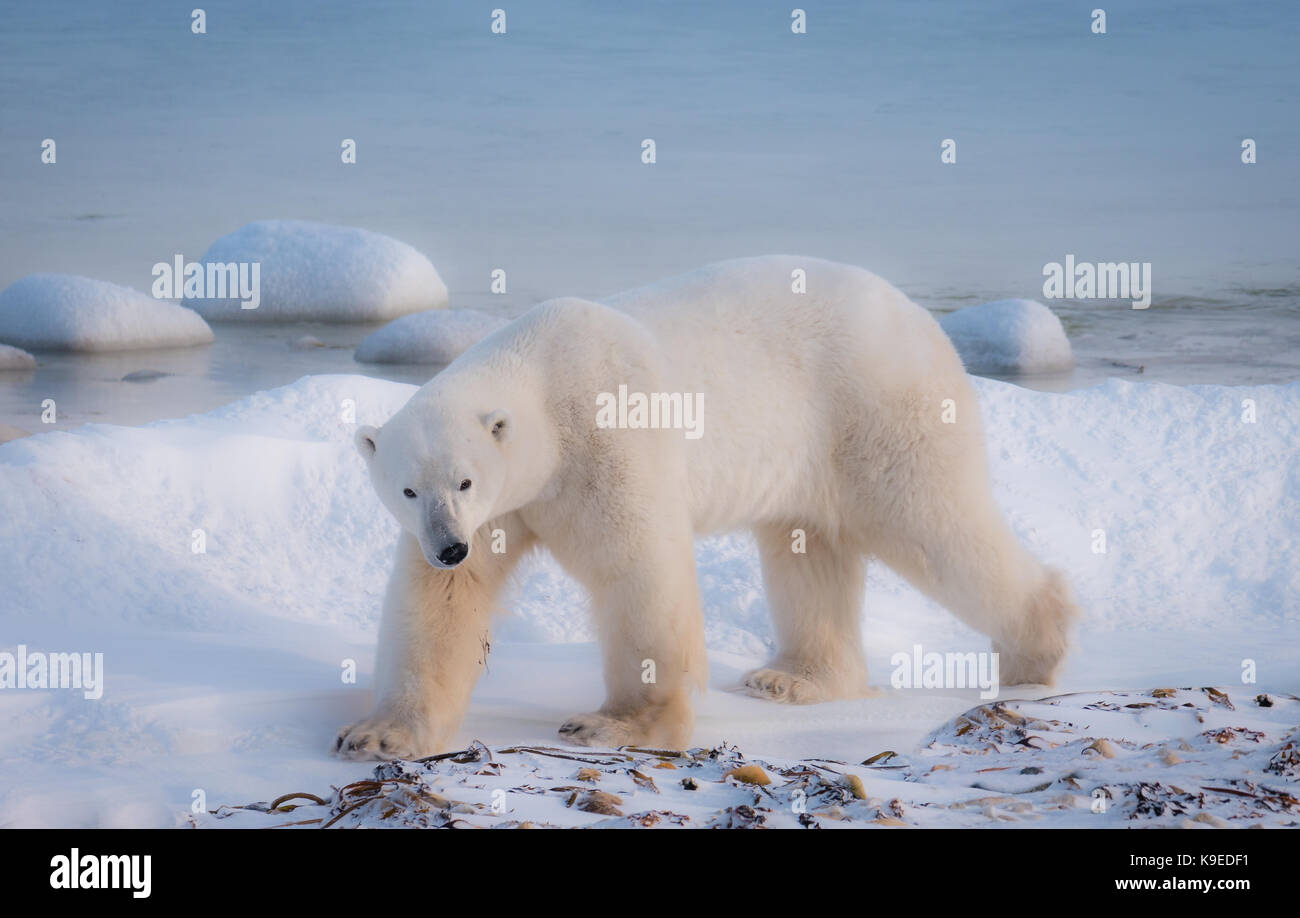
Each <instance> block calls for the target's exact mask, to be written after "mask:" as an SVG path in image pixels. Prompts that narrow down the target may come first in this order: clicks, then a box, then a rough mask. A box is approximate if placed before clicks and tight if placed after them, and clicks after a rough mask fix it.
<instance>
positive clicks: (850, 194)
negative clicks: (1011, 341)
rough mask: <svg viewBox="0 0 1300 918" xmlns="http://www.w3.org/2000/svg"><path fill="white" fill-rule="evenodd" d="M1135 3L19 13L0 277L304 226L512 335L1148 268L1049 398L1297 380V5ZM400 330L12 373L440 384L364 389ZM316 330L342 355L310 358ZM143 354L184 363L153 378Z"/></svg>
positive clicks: (145, 285) (169, 400)
mask: <svg viewBox="0 0 1300 918" xmlns="http://www.w3.org/2000/svg"><path fill="white" fill-rule="evenodd" d="M1106 9H1107V15H1108V20H1107V33H1106V34H1105V35H1095V34H1093V33H1092V31H1091V28H1090V20H1089V18H1088V11H1087V10H1083V9H1082V8H1080V7H1077V5H1072V4H1065V3H1043V2H1038V0H1027V2H1001V3H991V4H978V5H972V4H966V3H960V2H954V0H922V2H907V3H902V2H899V3H873V4H861V3H857V2H834V0H831V2H822V3H819V4H818V5H817V6H816V7H814V8H810V9H809V10H808V30H807V34H804V35H795V34H793V33H792V32H791V30H790V12H789V9H787V8H782V7H774V6H772V5H770V4H768V5H764V4H755V3H740V2H721V3H712V4H707V5H701V4H696V3H687V2H676V0H672V2H649V3H643V4H636V5H620V6H617V7H616V6H613V5H610V4H600V3H595V2H579V3H553V4H526V5H519V6H515V7H512V8H510V9H509V10H508V11H507V16H508V18H507V32H506V34H504V35H494V34H492V33H491V31H490V28H489V26H490V21H489V10H487V9H479V8H477V7H465V6H463V5H435V4H427V3H420V2H413V0H412V2H405V0H402V2H373V3H367V4H355V5H347V6H343V7H340V8H337V9H329V10H325V9H321V8H319V7H318V5H316V4H313V3H307V2H302V0H286V2H280V3H275V4H253V3H243V4H238V3H237V4H232V5H228V6H223V7H221V8H213V9H211V10H208V20H207V33H206V34H204V35H195V34H192V32H191V30H190V17H189V11H188V9H187V10H181V9H179V8H177V7H175V5H174V4H167V3H162V2H147V0H146V2H140V3H135V4H131V5H129V6H126V7H119V6H113V7H107V6H99V5H90V4H84V5H83V4H24V5H19V4H4V6H3V7H2V8H0V77H2V78H3V85H4V86H5V92H4V94H3V99H2V100H0V162H2V163H3V168H2V169H0V287H3V286H5V285H7V284H9V283H10V282H12V281H14V280H16V279H17V278H19V277H21V276H23V275H25V274H28V273H31V272H36V271H50V272H66V273H75V274H83V275H86V276H90V277H95V278H100V279H103V280H108V281H113V282H116V283H120V284H125V285H128V286H134V287H136V288H137V289H141V290H148V289H149V284H150V282H151V280H152V278H151V274H150V271H151V268H152V266H153V265H154V264H155V263H157V262H160V261H170V260H171V258H172V257H173V256H174V254H176V253H181V254H183V255H184V256H185V257H186V258H187V259H197V258H198V257H199V256H200V255H201V254H202V253H203V251H204V250H205V249H206V248H207V246H208V245H209V244H210V243H211V242H212V241H213V240H214V239H216V238H217V237H219V236H221V235H223V234H225V233H228V232H230V231H232V230H234V229H236V228H237V227H239V226H241V225H243V224H245V223H248V222H251V221H253V220H258V219H266V218H276V217H285V218H301V219H311V220H319V221H323V222H328V223H338V224H345V225H356V226H362V227H366V228H368V229H372V230H375V231H378V232H382V233H387V234H389V235H392V236H394V237H396V238H398V239H401V240H403V241H406V242H408V243H410V244H412V245H414V246H415V247H416V248H417V249H419V250H420V251H422V252H424V253H425V254H426V255H428V256H429V258H430V259H431V260H432V261H433V262H434V264H435V265H436V266H437V268H438V270H439V272H440V273H441V274H442V276H443V278H444V279H445V280H446V281H447V284H448V287H449V288H450V290H451V297H452V305H453V306H470V307H474V308H481V309H494V310H499V311H502V312H504V313H506V314H512V315H513V314H517V313H520V312H522V311H524V310H525V309H526V308H528V307H529V306H530V305H532V304H533V303H535V302H538V301H540V300H542V299H545V298H547V297H550V296H556V295H563V294H574V295H586V296H599V295H601V294H607V293H612V292H615V291H618V290H621V289H626V288H628V287H632V286H637V285H639V284H642V283H646V282H649V281H652V280H654V279H656V278H659V277H663V276H666V275H669V274H673V273H676V272H679V271H684V270H689V269H690V268H693V267H696V266H698V265H700V264H702V263H705V262H709V261H715V260H720V259H723V258H729V257H734V256H739V255H750V254H762V253H768V252H794V253H801V254H809V255H817V256H821V257H827V258H832V259H836V260H840V261H845V262H849V263H853V264H860V265H863V266H865V267H868V268H871V269H872V270H874V271H876V272H877V273H879V274H881V275H883V276H884V277H886V278H888V279H890V280H891V281H893V282H894V283H895V284H897V285H898V286H900V287H901V288H902V289H904V290H905V291H906V292H908V293H909V294H910V295H911V296H912V297H913V298H914V299H916V300H917V301H918V302H921V303H923V304H925V305H926V306H928V307H930V308H932V309H935V310H936V311H947V310H950V309H954V308H957V307H960V306H964V305H970V304H972V303H977V302H981V301H985V300H990V299H998V298H1003V297H1013V296H1016V297H1019V296H1024V297H1032V298H1038V299H1042V295H1041V294H1042V290H1041V288H1042V268H1043V265H1044V264H1045V263H1047V262H1051V261H1062V260H1063V259H1064V257H1065V256H1066V255H1067V254H1073V255H1074V256H1075V257H1076V258H1077V259H1078V260H1080V261H1120V260H1123V261H1139V262H1150V263H1151V264H1152V277H1153V288H1154V303H1153V305H1152V307H1151V308H1150V309H1148V310H1145V311H1137V310H1132V309H1129V308H1127V305H1126V304H1124V303H1122V302H1119V303H1117V302H1099V301H1087V300H1078V301H1060V300H1057V301H1053V302H1052V303H1051V304H1050V305H1051V306H1052V307H1053V309H1055V310H1056V311H1057V312H1058V313H1059V314H1060V315H1061V316H1062V318H1063V320H1064V322H1065V325H1066V328H1067V330H1068V332H1069V333H1070V337H1071V341H1072V343H1073V346H1074V348H1075V352H1076V356H1077V358H1078V362H1079V367H1078V369H1077V370H1076V371H1075V372H1074V373H1072V374H1068V375H1065V376H1058V377H1051V378H1040V379H1031V380H1022V382H1023V383H1024V384H1026V385H1030V386H1033V387H1037V388H1047V389H1056V390H1064V389H1073V388H1078V387H1082V386H1087V385H1091V384H1093V383H1095V382H1098V381H1100V380H1103V379H1105V378H1106V377H1109V376H1118V377H1121V378H1129V379H1133V380H1158V381H1164V382H1172V383H1220V384H1254V383H1269V382H1285V381H1289V380H1293V379H1296V378H1300V260H1298V257H1297V256H1298V252H1297V240H1298V239H1300V233H1298V232H1297V230H1298V228H1300V182H1298V181H1297V179H1296V176H1297V175H1300V119H1297V118H1296V117H1295V99H1296V97H1297V92H1298V91H1300V65H1297V63H1296V56H1295V48H1296V47H1297V44H1298V42H1297V38H1298V37H1300V6H1297V5H1296V4H1294V3H1291V2H1262V3H1251V4H1249V5H1231V6H1225V5H1223V4H1221V3H1217V2H1216V3H1208V2H1206V3H1198V2H1178V3H1170V2H1149V0H1148V2H1142V3H1127V2H1118V3H1112V4H1109V5H1107V7H1106ZM1247 137H1249V138H1252V139H1254V140H1255V141H1256V143H1257V145H1258V162H1256V163H1255V164H1253V165H1245V164H1243V163H1242V162H1241V161H1240V144H1241V141H1242V139H1243V138H1247ZM45 138H52V139H55V140H56V142H57V145H58V146H57V153H58V160H57V163H55V164H53V165H49V164H43V163H41V161H40V149H41V142H42V140H43V139H45ZM345 138H351V139H353V140H355V141H356V143H357V162H356V164H355V165H344V164H343V163H342V162H341V159H340V144H341V142H342V140H343V139H345ZM645 138H653V139H654V140H655V141H656V145H657V161H656V162H655V163H654V164H653V165H645V164H643V163H642V162H641V158H640V154H641V142H642V140H643V139H645ZM945 138H952V139H954V140H956V141H957V144H958V146H957V153H958V159H957V162H956V163H955V164H952V165H944V164H941V163H940V158H939V153H940V142H941V141H942V140H943V139H945ZM495 268H503V269H505V270H506V271H507V277H508V283H509V287H508V290H509V292H508V293H507V294H506V295H505V296H492V295H490V294H489V292H488V284H489V279H490V276H491V272H492V270H493V269H495ZM372 329H373V327H372V326H367V327H352V328H349V327H345V326H340V327H333V328H325V329H320V328H309V327H302V326H299V327H292V328H280V329H276V328H267V327H261V328H256V329H243V328H232V327H230V326H218V327H217V341H216V343H215V344H213V345H211V346H210V347H206V348H198V349H194V350H191V351H183V352H182V351H170V352H166V353H161V352H137V353H131V354H121V355H116V356H101V357H93V358H88V357H72V356H61V355H54V354H39V355H38V357H39V366H38V368H37V370H36V371H35V372H34V373H24V374H7V375H6V376H4V377H3V378H2V379H0V423H7V424H13V425H16V426H19V427H22V428H24V429H32V426H33V424H34V423H35V422H36V420H38V416H39V412H40V403H41V401H42V400H44V399H46V398H55V399H56V401H57V403H58V404H59V406H60V413H59V426H65V425H71V424H77V423H82V422H85V421H90V420H99V421H113V422H121V423H128V424H138V423H142V422H146V421H149V420H154V419H157V418H163V417H173V416H177V415H184V414H190V413H193V412H197V411H204V410H208V409H210V408H213V407H215V406H217V405H220V404H223V403H226V402H228V401H230V400H232V399H233V398H237V397H239V396H242V395H245V394H248V393H249V392H253V391H257V390H261V389H266V388H269V387H273V386H276V385H281V384H284V383H287V382H289V381H291V380H293V379H296V378H298V377H299V376H301V375H303V374H306V373H329V372H358V371H360V372H373V373H374V374H375V375H382V376H384V377H386V378H391V379H396V380H401V381H419V380H421V379H422V378H425V377H427V376H428V375H430V373H431V372H432V370H431V369H430V368H427V367H423V368H420V367H412V368H397V369H393V368H383V369H380V368H366V367H358V366H357V365H356V364H355V363H354V362H353V361H352V359H351V347H352V346H354V345H355V344H356V343H357V342H359V341H360V340H361V338H362V337H364V335H365V334H366V333H367V332H368V331H370V330H372ZM303 334H314V335H316V336H317V337H319V338H321V339H322V340H325V341H327V342H328V343H330V344H333V345H337V347H334V348H328V349H320V350H315V351H306V352H296V351H294V350H293V349H292V348H291V347H290V346H289V345H290V344H291V343H292V341H294V340H296V339H297V338H298V337H301V336H302V335H303ZM138 370H156V371H160V372H163V373H169V374H171V375H169V376H163V377H158V378H156V379H155V380H154V381H153V382H150V383H129V382H122V381H121V377H123V376H125V375H127V374H128V373H132V372H135V371H138Z"/></svg>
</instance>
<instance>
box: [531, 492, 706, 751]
mask: <svg viewBox="0 0 1300 918" xmlns="http://www.w3.org/2000/svg"><path fill="white" fill-rule="evenodd" d="M679 504H680V497H679V498H678V499H677V500H676V501H674V500H673V499H672V498H671V497H669V496H668V495H664V496H663V497H662V500H660V501H658V502H657V503H656V504H655V506H656V511H655V514H654V517H655V525H653V526H647V527H639V528H638V530H637V533H636V535H635V536H634V537H632V538H631V541H630V542H628V543H622V542H619V541H618V540H614V539H608V538H605V537H602V541H603V542H604V545H602V547H600V548H597V549H595V550H592V551H581V552H575V551H569V552H564V551H561V552H556V556H557V558H558V559H559V560H560V562H561V563H562V564H563V565H564V566H565V567H566V568H567V569H568V570H569V571H570V573H572V574H573V575H574V576H575V577H576V578H577V579H578V580H580V581H581V582H583V583H584V584H585V585H586V586H587V588H588V589H589V590H590V591H591V598H592V610H593V613H594V615H595V619H596V630H597V633H598V635H599V637H600V643H601V652H602V655H603V658H604V675H605V693H606V694H605V703H604V704H603V705H602V706H601V708H600V710H599V711H595V712H592V713H587V714H578V715H575V716H574V717H570V718H569V719H568V720H567V721H565V723H564V724H563V725H562V726H561V727H560V735H561V736H563V737H564V738H565V739H566V740H567V741H569V742H571V743H575V744H577V745H581V746H611V747H612V746H624V745H654V746H663V747H669V748H674V749H684V748H686V747H687V745H688V744H689V742H690V738H691V732H692V730H693V729H694V725H695V714H694V711H693V708H692V704H691V692H692V691H693V690H694V689H697V688H704V686H705V684H706V681H707V677H708V659H707V656H706V654H705V650H704V620H703V614H702V612H701V609H700V598H699V586H698V584H697V582H696V577H695V554H694V540H693V537H692V533H691V530H690V521H689V517H688V515H687V514H686V511H685V507H684V506H679ZM638 515H641V514H638ZM589 531H592V532H597V533H601V532H605V533H607V532H608V531H609V530H608V529H602V528H600V527H595V526H593V528H591V529H590V530H589Z"/></svg>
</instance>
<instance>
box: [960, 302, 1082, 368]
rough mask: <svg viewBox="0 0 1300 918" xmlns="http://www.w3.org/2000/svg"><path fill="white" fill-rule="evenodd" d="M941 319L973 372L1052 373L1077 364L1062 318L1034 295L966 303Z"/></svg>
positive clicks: (967, 366) (962, 357) (963, 359)
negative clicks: (971, 303)
mask: <svg viewBox="0 0 1300 918" xmlns="http://www.w3.org/2000/svg"><path fill="white" fill-rule="evenodd" d="M939 324H940V325H942V326H943V330H944V331H945V332H947V333H948V337H949V338H950V339H952V343H953V344H954V345H955V346H956V348H957V353H959V354H961V359H962V361H963V362H964V363H965V364H966V370H967V371H968V372H970V373H1051V372H1054V371H1057V370H1068V369H1070V368H1071V367H1072V366H1074V354H1073V352H1072V351H1071V350H1070V340H1069V339H1068V338H1067V337H1066V336H1065V329H1064V328H1062V327H1061V320H1060V319H1058V318H1057V317H1056V314H1055V313H1054V312H1052V310H1050V309H1048V308H1047V307H1046V306H1044V305H1043V304H1042V303H1039V302H1036V301H1034V300H997V301H995V302H992V303H981V304H979V305H978V306H967V307H966V308H965V309H958V310H957V311H956V312H951V313H949V314H948V315H946V316H943V317H942V318H940V319H939Z"/></svg>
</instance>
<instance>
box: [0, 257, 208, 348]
mask: <svg viewBox="0 0 1300 918" xmlns="http://www.w3.org/2000/svg"><path fill="white" fill-rule="evenodd" d="M0 341H5V342H7V343H9V344H11V345H17V346H19V347H24V348H31V349H32V350H53V351H127V350H137V349H140V348H158V347H188V346H191V345H196V344H210V343H211V342H212V329H210V328H209V327H208V323H206V322H204V321H203V319H202V318H201V317H199V316H198V315H197V314H195V312H194V311H193V310H191V309H186V308H185V307H184V306H178V305H176V304H175V303H172V302H170V301H168V300H160V299H155V298H153V297H151V296H148V295H147V294H144V293H141V292H140V291H138V290H133V289H131V288H130V287H119V286H118V285H117V284H110V283H108V282H107V281H99V280H92V279H91V278H89V277H78V276H76V275H73V274H28V275H27V276H26V277H22V278H19V279H18V280H16V281H14V282H13V283H12V284H10V285H9V286H8V287H6V288H5V289H4V291H3V292H0Z"/></svg>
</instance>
